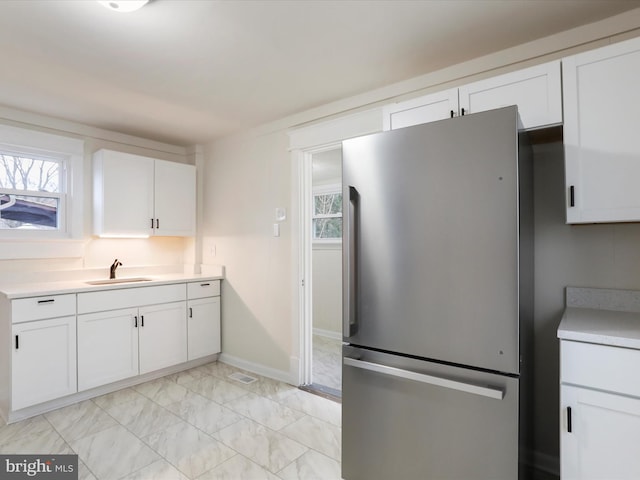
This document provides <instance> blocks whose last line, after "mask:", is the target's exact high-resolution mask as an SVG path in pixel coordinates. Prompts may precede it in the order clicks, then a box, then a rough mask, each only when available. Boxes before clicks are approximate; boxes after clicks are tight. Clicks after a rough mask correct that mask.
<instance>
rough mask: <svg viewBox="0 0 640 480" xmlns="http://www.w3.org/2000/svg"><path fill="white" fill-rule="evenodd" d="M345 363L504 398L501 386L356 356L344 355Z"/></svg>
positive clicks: (482, 394) (408, 378)
mask: <svg viewBox="0 0 640 480" xmlns="http://www.w3.org/2000/svg"><path fill="white" fill-rule="evenodd" d="M344 364H345V365H349V366H351V367H356V368H362V369H363V370H371V371H372V372H377V373H382V374H385V375H391V376H394V377H399V378H404V379H405V380H413V381H416V382H422V383H428V384H430V385H436V386H438V387H444V388H450V389H453V390H458V391H461V392H466V393H472V394H474V395H480V396H483V397H488V398H495V399H497V400H502V399H503V398H504V390H503V389H501V388H493V387H481V386H478V385H473V384H471V383H464V382H458V381H456V380H449V379H446V378H441V377H434V376H432V375H425V374H424V373H416V372H412V371H409V370H403V369H401V368H396V367H389V366H387V365H380V364H379V363H372V362H365V361H363V360H356V359H355V358H349V357H344Z"/></svg>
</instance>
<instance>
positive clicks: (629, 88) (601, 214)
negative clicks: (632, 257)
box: [562, 38, 640, 223]
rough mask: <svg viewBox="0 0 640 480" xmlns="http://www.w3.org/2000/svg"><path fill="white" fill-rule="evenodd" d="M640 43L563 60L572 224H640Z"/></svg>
mask: <svg viewBox="0 0 640 480" xmlns="http://www.w3.org/2000/svg"><path fill="white" fill-rule="evenodd" d="M639 72H640V39H639V38H635V39H632V40H627V41H625V42H620V43H616V44H613V45H609V46H606V47H603V48H599V49H596V50H591V51H588V52H585V53H580V54H578V55H574V56H572V57H568V58H566V59H563V61H562V75H563V98H564V145H565V180H566V202H567V203H566V205H567V223H593V222H637V221H640V189H639V188H638V183H639V181H640V142H639V141H638V133H639V131H640V130H639V128H638V127H639V126H640V121H639V120H638V109H639V107H640V88H639V85H640V82H639V80H640V74H639Z"/></svg>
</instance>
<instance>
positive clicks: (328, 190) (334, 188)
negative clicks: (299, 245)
mask: <svg viewBox="0 0 640 480" xmlns="http://www.w3.org/2000/svg"><path fill="white" fill-rule="evenodd" d="M332 194H339V195H340V196H342V185H340V184H330V185H318V186H314V187H313V188H312V193H311V209H312V211H311V241H312V243H313V244H341V243H342V235H341V236H340V237H338V238H317V237H316V236H315V220H316V219H323V218H339V219H340V220H341V221H342V211H340V213H337V214H316V208H315V207H316V197H318V196H320V195H332ZM341 230H342V228H341Z"/></svg>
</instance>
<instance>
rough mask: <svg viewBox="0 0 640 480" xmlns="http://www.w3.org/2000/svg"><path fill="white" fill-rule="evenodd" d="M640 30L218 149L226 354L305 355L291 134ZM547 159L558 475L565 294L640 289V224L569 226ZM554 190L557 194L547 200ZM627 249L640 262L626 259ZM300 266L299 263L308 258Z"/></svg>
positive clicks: (547, 322) (546, 447)
mask: <svg viewBox="0 0 640 480" xmlns="http://www.w3.org/2000/svg"><path fill="white" fill-rule="evenodd" d="M638 25H640V9H638V10H634V11H632V12H628V13H626V14H624V15H621V16H618V17H613V18H611V19H608V20H605V21H603V22H598V23H597V24H591V25H588V26H585V27H581V28H578V29H573V30H570V31H567V32H563V33H561V34H558V35H554V36H552V37H548V38H546V39H542V40H539V41H536V42H531V43H529V44H526V45H522V46H519V47H514V48H510V49H508V50H505V51H502V52H499V53H497V54H493V55H488V56H486V57H482V58H480V59H476V60H473V61H470V62H466V63H464V64H460V65H456V66H454V67H451V68H447V69H444V70H441V71H439V72H433V73H429V74H426V75H424V76H422V77H417V78H415V79H411V80H408V81H406V82H400V83H398V84H395V85H391V86H389V87H387V88H383V89H378V90H375V91H371V92H365V93H363V94H361V95H357V96H354V97H350V98H348V99H343V100H340V101H337V102H334V103H332V104H328V105H324V106H321V107H317V108H315V109H313V110H310V111H307V112H302V113H299V114H296V115H294V116H291V117H287V118H284V119H280V120H278V121H276V122H272V123H270V124H267V125H263V126H261V127H259V128H257V129H255V130H252V131H250V132H245V133H244V134H242V135H238V136H237V137H235V138H234V139H225V140H222V141H220V142H215V143H213V144H212V145H210V146H209V147H208V148H207V150H206V152H205V165H206V167H205V170H206V171H205V185H206V191H205V197H206V198H205V204H204V217H205V218H204V231H205V235H206V237H205V239H204V240H203V244H204V245H203V257H204V260H205V261H208V260H209V261H211V262H212V263H216V262H220V263H222V264H225V265H226V267H227V274H228V281H227V282H225V289H226V290H225V292H224V295H225V296H224V297H223V299H224V300H223V352H225V353H228V354H229V355H231V356H233V357H234V358H239V359H245V360H247V361H249V362H251V363H253V364H256V365H260V366H262V367H263V368H267V369H269V368H270V369H274V371H278V372H281V373H282V374H283V376H284V375H286V372H284V371H285V370H286V369H287V368H288V363H287V362H288V360H293V357H295V355H296V353H297V352H296V348H297V346H296V344H295V341H294V340H296V339H294V336H292V334H291V332H292V331H296V328H297V322H298V321H299V319H298V312H297V310H296V309H295V308H292V307H291V305H295V303H294V302H295V299H294V298H292V297H294V292H296V282H298V281H299V279H298V278H297V277H296V275H294V274H293V272H296V269H295V268H290V266H291V261H292V257H291V248H293V249H294V250H295V248H296V245H297V243H296V239H297V232H296V231H295V229H294V231H289V230H288V228H283V232H284V235H283V237H281V238H279V239H274V238H273V237H271V224H272V223H273V208H275V207H276V206H285V205H290V206H292V207H294V208H295V205H291V202H290V195H291V189H292V188H293V187H294V186H295V185H294V184H292V183H291V182H292V175H293V173H295V172H296V171H297V167H296V168H292V165H291V164H290V158H291V157H290V153H289V152H288V150H287V147H288V142H287V138H286V132H287V130H288V129H289V128H292V127H294V126H300V125H302V124H308V125H312V124H313V123H314V122H323V121H326V120H327V119H328V118H329V119H330V118H332V116H333V118H338V117H340V116H342V115H343V114H346V113H352V112H354V111H358V110H360V111H362V110H365V109H369V108H373V107H377V106H380V105H383V104H385V103H391V102H393V101H401V100H406V99H408V98H413V97H416V96H419V95H422V94H425V93H429V92H433V91H438V90H442V89H445V88H449V87H451V86H457V85H462V84H465V83H469V82H472V81H475V80H479V79H481V78H487V77H490V76H492V75H496V74H500V73H505V72H507V71H513V70H517V69H519V68H524V67H525V66H530V65H534V64H538V63H543V62H546V61H549V60H552V59H556V58H562V57H563V56H565V55H569V54H572V53H575V52H578V51H584V50H588V49H590V48H595V47H597V46H601V45H605V44H608V43H610V42H612V41H615V40H620V39H623V38H628V37H635V36H638V35H640V31H639V30H638ZM615 35H617V37H615V38H613V37H612V36H615ZM589 42H591V43H589ZM320 144H321V143H317V144H316V145H320ZM538 155H541V158H542V160H540V161H539V163H540V165H539V167H538V168H537V170H536V194H537V198H536V208H537V209H538V211H537V212H536V228H537V229H538V230H537V231H536V239H535V242H536V255H537V259H536V289H537V290H536V298H535V322H536V325H535V331H536V338H535V346H536V354H537V357H536V371H535V375H536V398H535V405H534V409H535V412H534V414H535V429H536V431H535V436H536V437H535V438H536V450H537V452H538V454H539V456H540V458H541V459H542V461H543V462H544V461H545V460H548V466H549V468H551V469H554V468H557V458H558V406H557V402H558V392H557V381H558V373H557V371H558V355H557V341H556V339H555V329H556V328H557V325H558V322H559V319H560V317H559V315H560V312H561V310H562V308H563V305H564V303H563V289H564V287H565V286H566V285H577V286H595V287H597V286H601V287H610V288H615V287H620V286H624V287H627V288H640V277H638V276H636V274H635V271H634V266H635V265H636V262H635V260H628V258H631V259H635V258H636V257H637V256H638V255H639V254H638V253H636V252H635V251H634V250H633V248H632V246H633V244H634V241H636V240H637V238H638V236H640V227H638V226H637V225H620V226H586V227H568V226H566V225H564V221H563V220H562V219H561V218H560V217H559V215H560V213H559V211H560V210H561V209H562V205H564V201H563V199H562V195H561V193H558V192H560V190H558V191H556V189H557V188H559V187H558V185H560V183H562V178H563V177H562V175H563V172H562V168H561V163H562V159H561V158H558V154H557V152H556V153H551V154H547V153H545V152H542V153H541V152H538ZM549 155H550V156H549ZM536 162H538V159H536ZM554 162H555V163H554ZM294 181H297V178H296V179H294ZM558 182H560V183H558ZM547 190H549V191H550V192H551V191H553V192H555V193H553V194H551V193H549V195H548V196H547ZM554 199H555V200H554ZM548 202H553V205H550V204H549V203H548ZM555 202H557V204H556V203H555ZM545 208H546V209H547V210H546V211H545ZM540 209H542V210H540ZM559 209H560V210H559ZM291 236H293V242H292V240H291ZM635 243H636V245H637V242H635ZM212 244H215V245H217V257H215V258H214V257H212V256H211V255H210V254H209V253H208V252H209V250H210V246H209V245H212ZM623 253H624V254H625V255H626V254H628V255H630V257H627V259H626V260H625V259H623V258H621V255H622V254H623ZM207 259H208V260H207ZM293 261H294V262H297V258H294V259H293ZM296 341H297V340H296Z"/></svg>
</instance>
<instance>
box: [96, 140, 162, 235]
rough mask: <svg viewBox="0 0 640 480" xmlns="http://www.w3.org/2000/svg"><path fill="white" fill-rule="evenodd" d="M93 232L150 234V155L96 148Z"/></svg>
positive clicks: (151, 165) (103, 233) (151, 171)
mask: <svg viewBox="0 0 640 480" xmlns="http://www.w3.org/2000/svg"><path fill="white" fill-rule="evenodd" d="M93 168H94V172H93V174H94V185H93V189H94V191H93V201H94V202H93V207H94V208H93V214H94V233H95V234H96V235H103V236H141V235H150V234H151V232H152V230H151V219H152V218H153V185H154V179H153V172H154V160H153V159H152V158H147V157H141V156H139V155H131V154H128V153H122V152H114V151H111V150H99V151H98V152H96V154H95V155H94V162H93Z"/></svg>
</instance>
